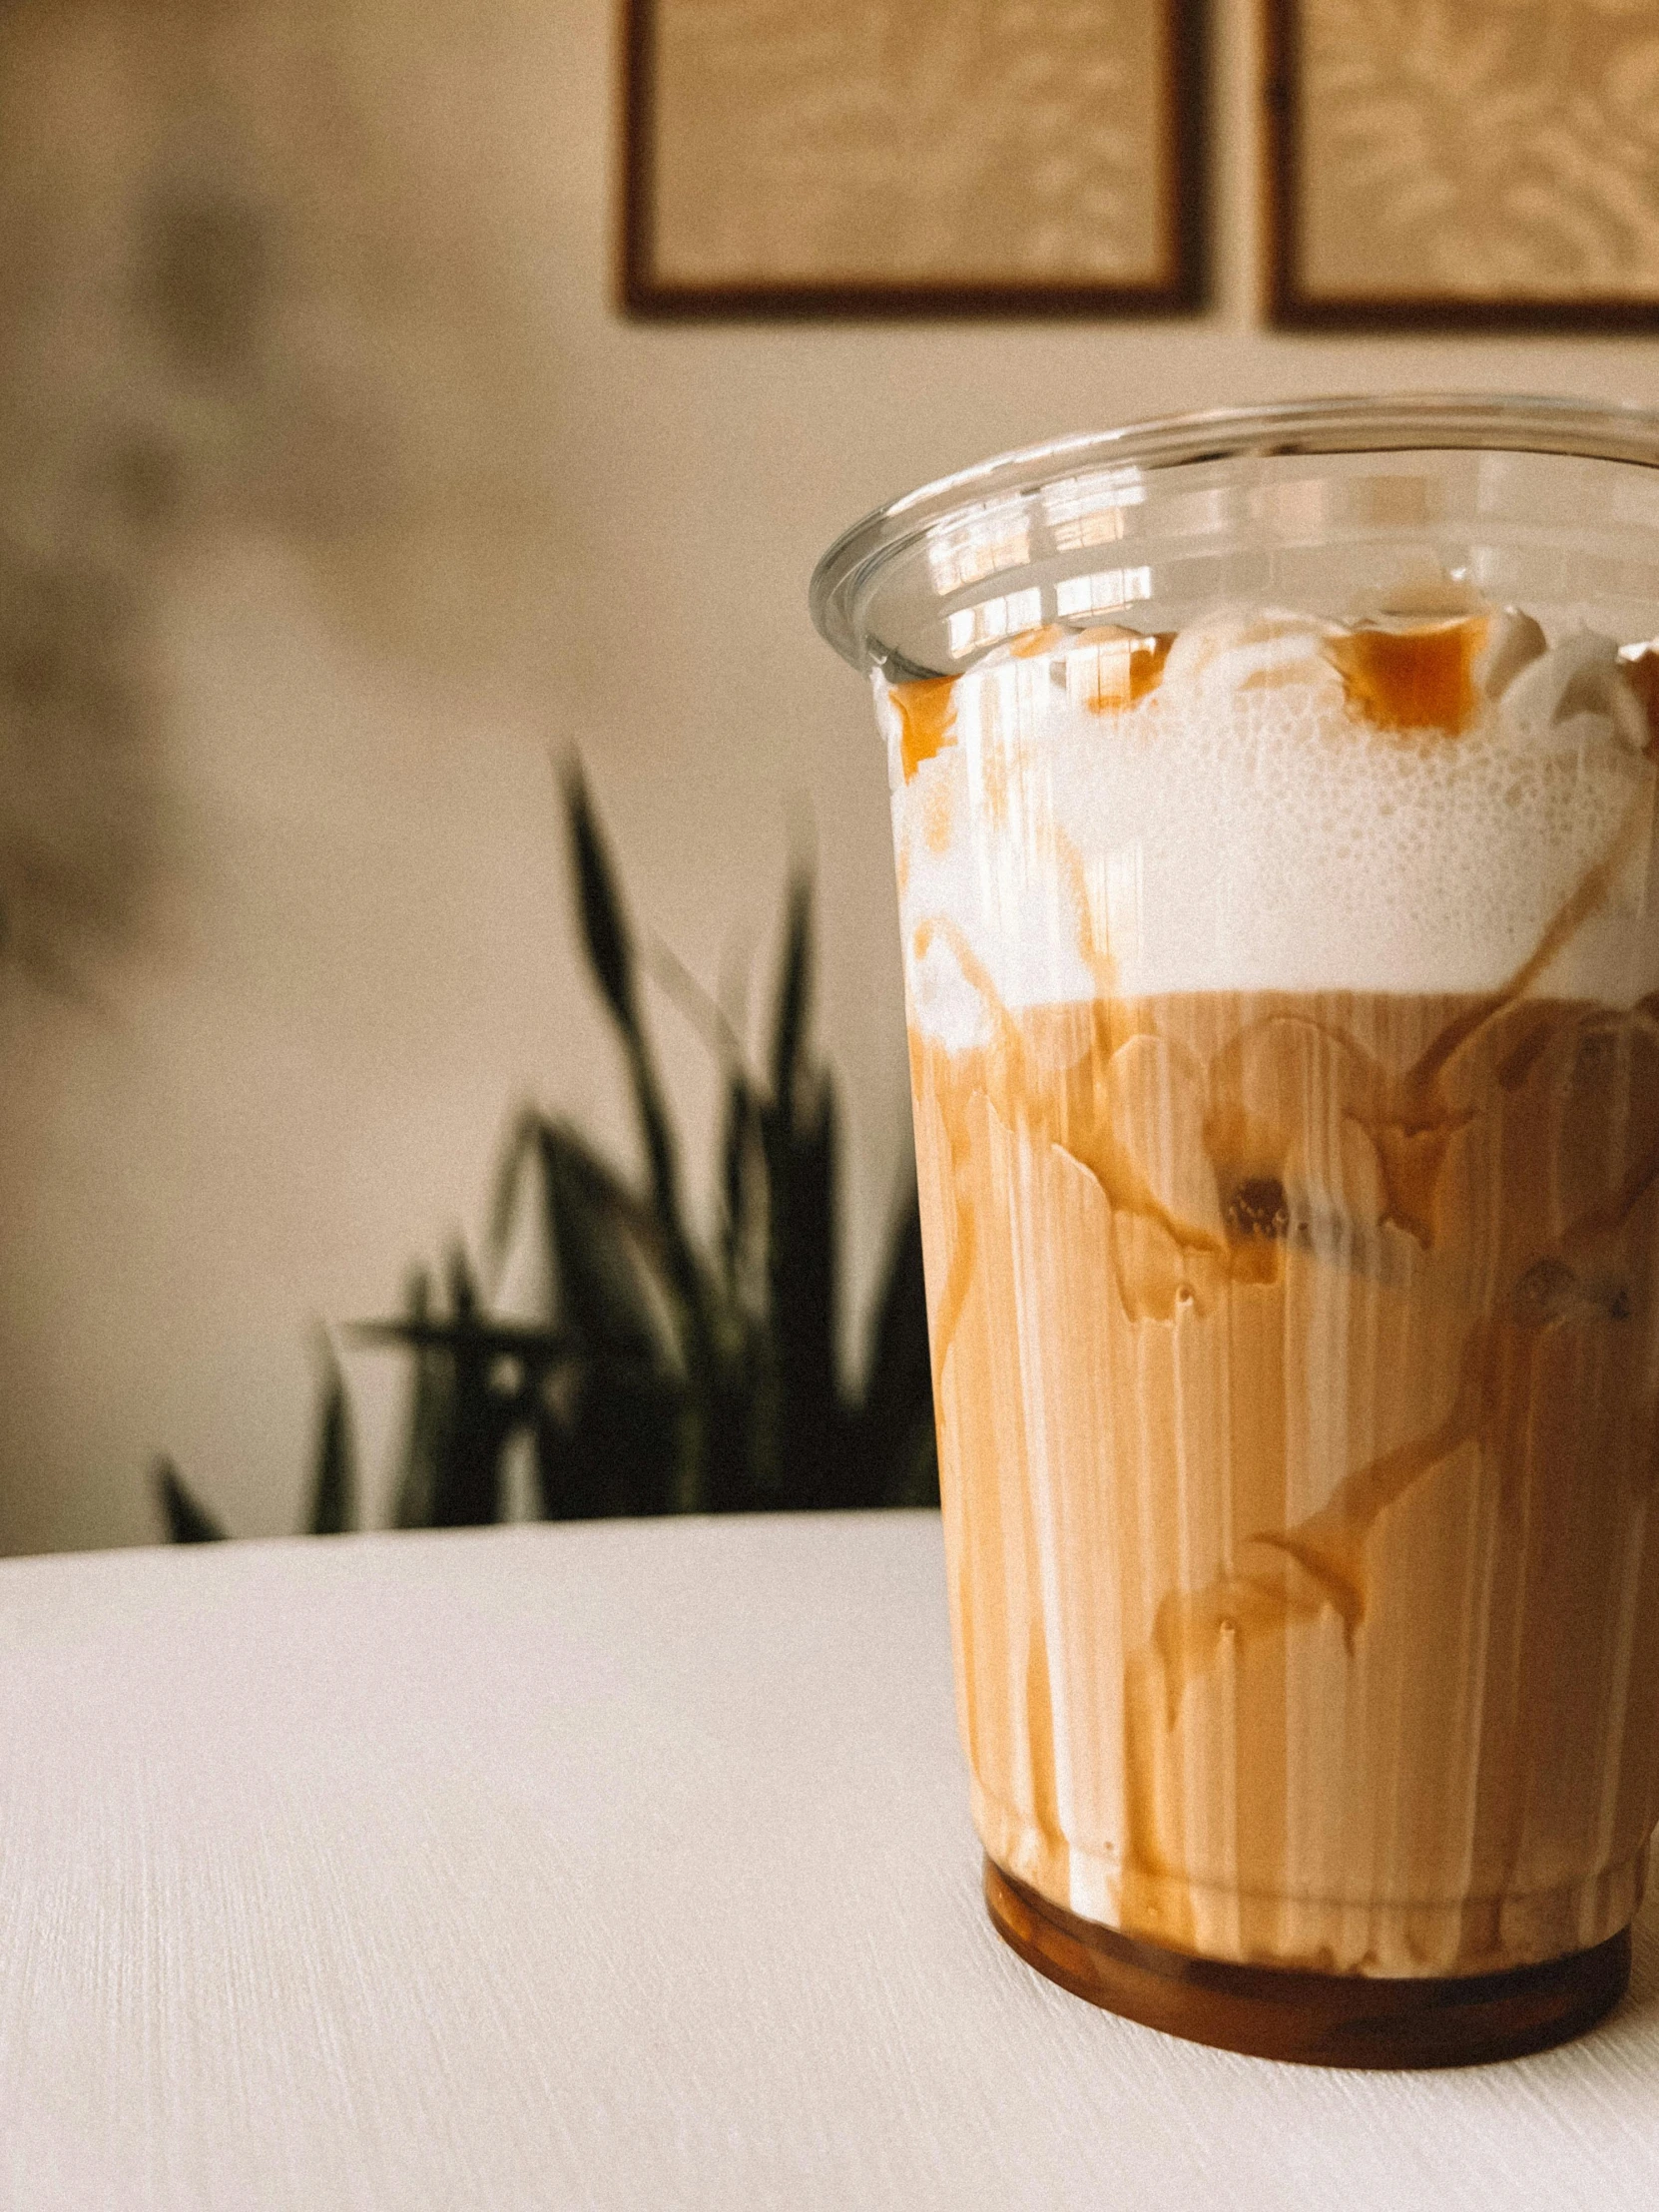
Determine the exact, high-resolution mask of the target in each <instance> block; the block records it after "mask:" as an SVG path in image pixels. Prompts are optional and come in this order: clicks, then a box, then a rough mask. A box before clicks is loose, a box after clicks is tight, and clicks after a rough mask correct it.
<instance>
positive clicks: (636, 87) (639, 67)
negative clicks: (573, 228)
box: [617, 0, 1207, 321]
mask: <svg viewBox="0 0 1659 2212" xmlns="http://www.w3.org/2000/svg"><path fill="white" fill-rule="evenodd" d="M1162 4H1163V6H1164V8H1165V11H1166V20H1167V26H1168V28H1167V49H1166V50H1167V54H1168V60H1169V66H1168V69H1167V72H1166V82H1165V87H1164V91H1165V108H1164V127H1163V138H1164V159H1163V163H1162V171H1163V174H1162V178H1161V186H1162V203H1163V228H1164V236H1165V237H1166V238H1167V239H1168V241H1169V243H1170V248H1171V266H1170V269H1169V272H1168V275H1167V277H1165V278H1163V279H1162V280H1159V281H1156V282H1153V283H1100V282H1087V281H1079V282H1049V281H1033V282H1029V283H1026V282H1006V281H998V282H979V281H974V280H972V279H971V278H969V279H965V280H962V281H934V280H928V281H905V282H894V281H890V280H882V279H878V278H872V279H870V280H867V281H863V280H848V281H844V282H842V281H836V282H797V281H791V280H787V279H778V278H768V277H756V279H755V280H753V281H749V282H730V283H686V282H676V281H671V280H668V279H666V278H665V277H662V276H661V275H660V273H659V272H658V270H657V267H656V259H655V251H654V248H655V232H656V213H655V197H654V196H655V191H656V173H655V172H656V161H655V131H656V66H657V56H656V18H657V6H658V0H620V5H621V10H622V97H621V135H622V150H621V165H620V166H621V179H620V183H621V222H620V225H619V234H620V235H619V253H618V267H617V297H618V303H619V305H620V306H621V308H622V310H623V312H624V313H626V314H628V315H631V316H635V317H640V318H644V319H650V320H680V321H691V320H720V319H726V320H734V319H752V320H779V319H797V320H807V319H824V320H830V319H837V320H838V319H865V320H870V319H879V318H884V317H951V318H961V317H969V316H1003V317H1006V316H1055V315H1072V316H1087V315H1162V314H1183V313H1190V312H1192V311H1193V310H1194V309H1196V308H1198V307H1200V306H1201V305H1202V304H1203V303H1204V298H1205V291H1206V245H1207V231H1206V225H1205V221H1204V215H1205V199H1206V188H1207V179H1206V177H1205V175H1204V170H1203V153H1202V148H1203V136H1204V133H1203V121H1204V106H1205V98H1204V92H1205V68H1204V61H1205V56H1204V43H1203V37H1202V30H1203V20H1204V0H1162Z"/></svg>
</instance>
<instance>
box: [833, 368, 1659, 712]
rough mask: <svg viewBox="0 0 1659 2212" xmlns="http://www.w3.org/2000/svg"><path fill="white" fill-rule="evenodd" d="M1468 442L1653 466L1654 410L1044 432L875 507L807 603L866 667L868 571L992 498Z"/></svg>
mask: <svg viewBox="0 0 1659 2212" xmlns="http://www.w3.org/2000/svg"><path fill="white" fill-rule="evenodd" d="M1471 448H1474V449H1480V448H1486V449H1489V450H1491V451H1493V452H1510V453H1558V454H1564V455H1568V456H1577V457H1579V458H1582V459H1589V460H1608V461H1624V462H1629V463H1633V464H1635V465H1637V466H1639V467H1644V468H1659V410H1655V409H1653V408H1649V407H1640V406H1635V405H1631V404H1629V403H1627V402H1625V401H1622V400H1598V399H1573V398H1567V397H1561V396H1550V395H1548V394H1544V393H1530V392H1433V391H1427V392H1383V393H1365V392H1354V393H1341V394H1335V395H1332V396H1330V397H1326V398H1316V399H1279V400H1271V401H1269V402H1267V403H1266V404H1265V405H1260V406H1252V407H1208V408H1203V409H1200V410H1198V411H1197V412H1194V413H1189V414H1174V415H1157V416H1153V417H1152V418H1150V419H1149V420H1147V421H1144V422H1131V423H1125V424H1123V425H1122V426H1121V427H1119V428H1117V429H1112V430H1091V431H1084V432H1081V433H1079V434H1076V435H1073V436H1070V437H1061V438H1050V439H1047V440H1045V441H1044V442H1042V443H1041V444H1037V445H1023V446H1017V447H1015V448H1014V449H1013V450H1012V451H1011V452H1007V453H998V454H996V455H994V456H993V457H992V458H991V459H990V460H987V461H980V462H977V463H975V464H974V465H973V466H972V467H970V468H963V469H957V470H955V471H953V472H952V473H951V474H950V475H948V476H939V477H935V478H934V480H933V481H932V482H931V483H928V484H923V485H921V486H919V487H918V488H917V489H916V490H915V491H909V492H905V493H903V494H902V495H901V496H900V497H899V498H897V499H891V500H888V501H887V502H886V504H885V505H884V506H880V507H876V508H874V509H872V511H871V512H870V513H868V514H866V515H864V516H863V517H862V518H861V519H860V520H859V521H857V522H855V523H853V524H852V526H851V527H850V529H847V530H843V531H842V532H841V534H840V536H839V537H838V538H836V539H835V541H834V543H833V544H832V545H831V546H830V549H829V551H828V552H827V553H826V554H825V555H824V557H823V559H822V560H821V561H820V562H819V564H818V566H817V567H816V568H815V569H814V571H813V580H812V584H811V587H810V589H809V593H808V604H809V607H810V608H811V611H812V617H813V623H814V626H815V627H816V628H817V630H818V632H819V634H820V636H821V637H823V638H824V639H825V640H826V642H827V643H828V644H830V645H831V646H833V648H834V649H835V651H836V652H837V653H838V654H839V655H840V657H841V659H842V660H844V661H847V662H849V663H850V664H851V665H852V667H854V668H856V669H864V668H866V667H868V666H869V660H868V656H867V655H866V653H865V652H864V649H863V639H862V634H861V626H860V624H859V622H858V620H857V615H856V610H857V609H858V608H859V606H860V605H861V604H862V602H863V601H864V600H865V598H866V595H867V590H868V587H869V585H870V583H871V581H872V580H873V577H874V575H875V574H876V573H877V572H878V571H879V570H881V569H882V568H885V567H886V566H887V565H888V563H889V562H890V561H892V560H893V558H894V557H895V556H896V555H898V554H899V553H901V552H903V551H904V550H905V549H906V548H907V547H909V546H912V545H914V544H915V543H916V541H917V540H918V539H919V538H922V537H925V536H926V535H927V534H928V533H929V532H930V531H931V530H933V529H935V528H936V527H937V526H938V525H939V524H940V523H944V522H957V521H960V520H961V519H963V518H964V517H966V516H968V515H970V514H972V513H973V512H974V510H975V509H977V508H982V507H985V506H987V505H989V504H990V503H992V502H993V501H995V502H1005V501H1007V500H1010V499H1019V498H1021V497H1025V496H1028V495H1031V494H1033V493H1035V492H1037V491H1040V490H1042V489H1044V488H1045V487H1047V486H1048V485H1051V484H1053V483H1056V482H1062V481H1064V480H1065V479H1066V478H1067V477H1070V476H1081V475H1085V474H1090V473H1095V472H1099V471H1104V470H1108V469H1110V470H1112V471H1113V472H1114V473H1115V472H1116V471H1117V470H1119V469H1122V470H1123V471H1124V472H1125V473H1126V475H1127V476H1128V477H1129V478H1131V479H1132V478H1133V477H1134V476H1135V475H1139V474H1150V473H1152V472H1154V471H1156V470H1160V469H1168V468H1180V467H1182V466H1185V465H1189V464H1191V463H1193V462H1196V461H1223V460H1234V459H1239V458H1243V457H1251V456H1260V457H1262V458H1267V457H1268V456H1276V455H1289V454H1296V453H1364V452H1372V451H1376V452H1383V451H1392V452H1400V451H1423V452H1433V451H1458V450H1468V449H1471Z"/></svg>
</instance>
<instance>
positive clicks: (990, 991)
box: [814, 398, 1659, 2065]
mask: <svg viewBox="0 0 1659 2212" xmlns="http://www.w3.org/2000/svg"><path fill="white" fill-rule="evenodd" d="M814 612H815V617H816V619H817V621H818V623H819V625H820V628H821V629H822V630H823V631H824V633H825V635H826V636H827V637H828V638H829V639H830V643H831V644H833V645H834V646H835V647H836V648H837V649H838V650H839V651H840V652H841V653H842V654H843V655H844V656H845V658H847V659H848V660H849V661H851V662H852V663H853V664H854V665H855V666H857V667H859V668H860V669H863V670H866V671H867V672H868V673H869V677H870V681H871V683H872V685H873V689H874V695H875V712H876V721H877V724H878V727H879V730H880V734H881V737H882V740H883V742H884V744H885V748H886V755H887V765H888V772H889V780H890V788H891V797H892V825H893V841H894V849H895V854H896V860H897V871H898V895H899V912H900V917H901V924H902V931H903V962H904V977H905V1008H906V1017H907V1021H908V1027H909V1043H910V1066H911V1073H912V1082H913V1095H914V1108H915V1136H916V1156H917V1165H918V1170H919V1178H920V1189H921V1206H922V1221H923V1231H924V1243H925V1251H926V1273H927V1295H928V1321H929V1329H930V1335H931V1345H932V1360H933V1379H934V1395H935V1406H936V1413H937V1421H938V1436H939V1458H940V1481H941V1489H942V1494H943V1505H944V1528H945V1544H946V1558H947V1564H948V1576H949V1593H950V1608H951V1620H952V1629H953V1636H954V1649H955V1674H956V1693H957V1707H958V1717H959V1723H960V1730H961V1737H962V1742H963V1746H964V1749H965V1752H966V1756H967V1763H968V1769H969V1775H970V1781H971V1790H972V1802H973V1811H974V1818H975V1822H976V1825H977V1828H978V1832H979V1836H980V1839H981V1841H982V1843H983V1846H984V1851H985V1858H986V1871H985V1881H986V1893H987V1898H988V1900H989V1903H990V1908H991V1913H992V1918H993V1920H994V1921H995V1922H996V1925H997V1926H998V1928H999V1929H1000V1930H1001V1932H1002V1933H1003V1935H1004V1936H1007V1937H1008V1938H1009V1939H1010V1940H1011V1941H1012V1942H1013V1943H1014V1944H1015V1946H1016V1947H1017V1948H1018V1949H1020V1950H1021V1951H1022V1952H1023V1953H1024V1955H1025V1956H1026V1957H1028V1958H1029V1959H1030V1960H1031V1961H1032V1962H1033V1963H1034V1964H1036V1965H1038V1966H1039V1967H1041V1968H1042V1970H1044V1971H1045V1972H1047V1973H1049V1974H1050V1975H1051V1976H1052V1977H1053V1978H1055V1979H1057V1980H1059V1981H1061V1982H1063V1983H1065V1984H1066V1985H1067V1986H1069V1987H1071V1988H1073V1989H1075V1990H1077V1991H1078V1992H1079V1993H1081V1994H1083V1995H1085V1996H1090V1997H1093V1998H1094V1999H1095V2000H1096V2001H1098V2002H1100V2003H1103V2004H1105V2005H1107V2006H1109V2007H1111V2008H1112V2009H1114V2010H1117V2011H1120V2012H1123V2013H1126V2014H1128V2015H1129V2016H1131V2017H1134V2018H1137V2019H1141V2020H1144V2021H1148V2022H1150V2023H1151V2024H1153V2025H1156V2026H1160V2027H1165V2028H1168V2029H1171V2030H1173V2031H1174V2032H1177V2033H1181V2034H1185V2035H1189V2036H1194V2037H1197V2038H1199V2039H1202V2040H1205V2041H1209V2042H1216V2043H1221V2044H1225V2045H1229V2046H1231V2047H1234V2048H1239V2049H1244V2050H1253V2051H1260V2052H1264V2053H1267V2054H1269V2055H1275V2056H1280V2057H1289V2058H1302V2059H1311V2060H1316V2061H1323V2062H1329V2063H1339V2064H1356V2065H1421V2064H1433V2063H1457V2062H1461V2061H1466V2060H1471V2059H1484V2058H1490V2057H1496V2056H1502V2055H1507V2054H1511V2053H1515V2052H1519V2051H1523V2050H1531V2049H1537V2048H1541V2047H1543V2046H1544V2045H1546V2044H1548V2043H1552V2042H1556V2041H1559V2040H1561V2039H1563V2038H1564V2037H1565V2036H1568V2035H1570V2034H1573V2033H1576V2032H1578V2031H1579V2030H1580V2029H1582V2028H1584V2027H1586V2026H1588V2025H1589V2024H1590V2023H1591V2022H1592V2021H1593V2020H1594V2019H1595V2018H1597V2017H1598V2016H1599V2015H1600V2014H1601V2013H1602V2012H1604V2011H1605V2010H1606V2009H1607V2008H1608V2006H1609V2005H1611V2004H1612V2003H1613V2002H1614V2001H1616V1999H1617V1997H1618V1996H1619V1994H1620V1993H1621V1992H1622V1990H1623V1987H1624V1985H1625V1981H1626V1979H1627V1978H1628V1973H1629V1956H1630V1938H1629V1927H1630V1922H1631V1920H1632V1917H1633V1915H1634V1913H1635V1911H1636V1908H1637V1906H1638V1904H1639V1902H1640V1899H1641V1895H1642V1884H1643V1876H1644V1871H1645V1865H1646V1859H1647V1850H1648V1841H1649V1837H1650V1834H1651V1832H1652V1829H1653V1826H1654V1822H1655V1818H1656V1815H1659V875H1656V872H1655V853H1656V837H1655V830H1656V817H1655V787H1656V782H1659V772H1656V768H1655V754H1656V752H1659V644H1655V643H1653V642H1650V641H1653V640H1654V639H1655V635H1656V633H1659V417H1654V416H1649V415H1644V414H1641V413H1637V412H1634V411H1631V410H1623V409H1601V408H1589V407H1583V406H1580V405H1577V404H1571V403H1566V402H1550V401H1525V400H1512V399H1505V400H1497V399H1493V400H1480V399H1460V398H1449V399H1447V398H1404V399H1395V400H1386V399H1379V400H1361V401H1334V402H1323V403H1318V402H1317V403H1312V404H1308V403H1304V404H1295V405H1287V406H1282V407H1270V408H1266V409H1263V410H1260V411H1257V412H1253V413H1248V414H1245V413H1229V414H1220V415H1211V416H1205V417H1197V418H1187V419H1185V420H1179V421H1171V422H1166V423H1159V424H1151V425H1146V426H1143V427H1141V428H1138V429H1133V430H1128V431H1121V432H1113V433H1109V434H1107V435H1105V436H1100V437H1093V438H1084V439H1076V440H1071V441H1068V442H1066V443H1063V444H1059V445H1054V446H1050V447H1045V448H1042V449H1039V450H1035V451H1032V452H1029V453H1024V454H1015V455H1012V456H1009V457H1008V458H1005V459H1003V460H1000V461H996V462H991V463H988V464H986V465H985V466H984V467H982V468H979V469H974V470H969V471H967V472H965V473H964V474H962V475H961V476H958V477H955V478H952V479H949V480H948V481H946V482H944V483H942V484H939V485H935V486H932V487H929V488H928V489H927V490H925V491H923V492H920V493H916V494H913V495H911V496H910V497H909V498H907V499H903V500H899V501H897V502H896V503H894V504H893V505H892V506H890V507H888V508H886V509H884V510H882V511H881V512H880V513H878V514H876V515H874V516H871V517H870V518H869V519H868V520H867V521H865V522H864V523H862V524H860V525H858V526H857V527H856V528H855V529H853V530H852V531H849V532H848V533H847V534H846V536H845V537H843V538H842V539H841V540H840V541H839V543H838V544H837V545H836V546H835V547H834V548H833V549H832V550H831V552H830V554H829V555H827V556H826V559H825V561H824V562H823V563H822V564H821V566H820V568H819V571H818V574H817V576H816V578H815V581H814Z"/></svg>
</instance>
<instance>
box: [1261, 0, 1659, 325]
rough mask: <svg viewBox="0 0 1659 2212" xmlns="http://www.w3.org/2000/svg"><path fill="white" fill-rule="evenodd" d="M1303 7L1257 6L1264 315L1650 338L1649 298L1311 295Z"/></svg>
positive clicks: (1280, 319)
mask: <svg viewBox="0 0 1659 2212" xmlns="http://www.w3.org/2000/svg"><path fill="white" fill-rule="evenodd" d="M1305 4H1306V0H1261V7H1262V25H1263V57H1264V58H1263V84H1262V110H1263V157H1264V158H1263V203H1264V219H1265V228H1266V235H1267V242H1268V254H1267V300H1266V306H1267V316H1268V320H1269V321H1270V322H1271V323H1273V324H1274V325H1276V326H1277V327H1278V328H1280V329H1283V330H1383V331H1386V330H1400V331H1410V330H1425V331H1426V330H1446V331H1455V330H1471V331H1473V330H1586V331H1595V330H1651V329H1659V298H1652V299H1648V298H1642V297H1640V296H1637V295H1634V294H1632V295H1626V296H1620V295H1618V294H1611V295H1610V294H1605V293H1597V294H1591V293H1583V294H1576V295H1566V294H1563V295H1560V296H1557V297H1544V296H1541V295H1533V294H1528V295H1526V296H1521V297H1511V298H1503V297H1501V296H1500V297H1490V296H1486V295H1475V294H1472V293H1471V294H1468V295H1459V294H1457V293H1454V292H1446V291H1424V292H1421V293H1417V294H1412V295H1407V294H1404V293H1382V292H1378V293H1366V292H1350V293H1336V292H1327V293H1317V292H1312V291H1310V290H1309V288H1308V286H1307V284H1306V282H1305V280H1304V271H1303V251H1302V235H1301V234H1302V164H1303V153H1304V149H1303V143H1302V140H1303V129H1302V118H1303V107H1302V97H1303V95H1302V85H1303V22H1304V8H1305Z"/></svg>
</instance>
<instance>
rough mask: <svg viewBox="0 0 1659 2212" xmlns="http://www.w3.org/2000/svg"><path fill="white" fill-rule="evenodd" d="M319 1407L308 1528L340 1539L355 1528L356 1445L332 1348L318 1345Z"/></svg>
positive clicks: (343, 1386) (341, 1378)
mask: <svg viewBox="0 0 1659 2212" xmlns="http://www.w3.org/2000/svg"><path fill="white" fill-rule="evenodd" d="M322 1358H323V1375H322V1397H321V1407H320V1411H319V1413H318V1417H317V1436H316V1471H315V1477H314V1480H313V1482H312V1485H311V1510H310V1519H309V1527H310V1532H311V1534H312V1535H313V1536H341V1535H344V1534H345V1533H346V1531H347V1530H348V1529H350V1528H352V1527H353V1526H354V1525H355V1521H356V1511H357V1446H356V1439H355V1437H354V1435H353V1434H352V1429H351V1407H350V1404H349V1402H348V1401H347V1399H346V1395H345V1378H344V1376H342V1375H341V1373H340V1369H339V1362H338V1361H337V1360H336V1359H335V1357H334V1352H333V1347H332V1346H331V1345H330V1344H329V1343H328V1342H327V1340H326V1338H324V1340H323V1345H322Z"/></svg>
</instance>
